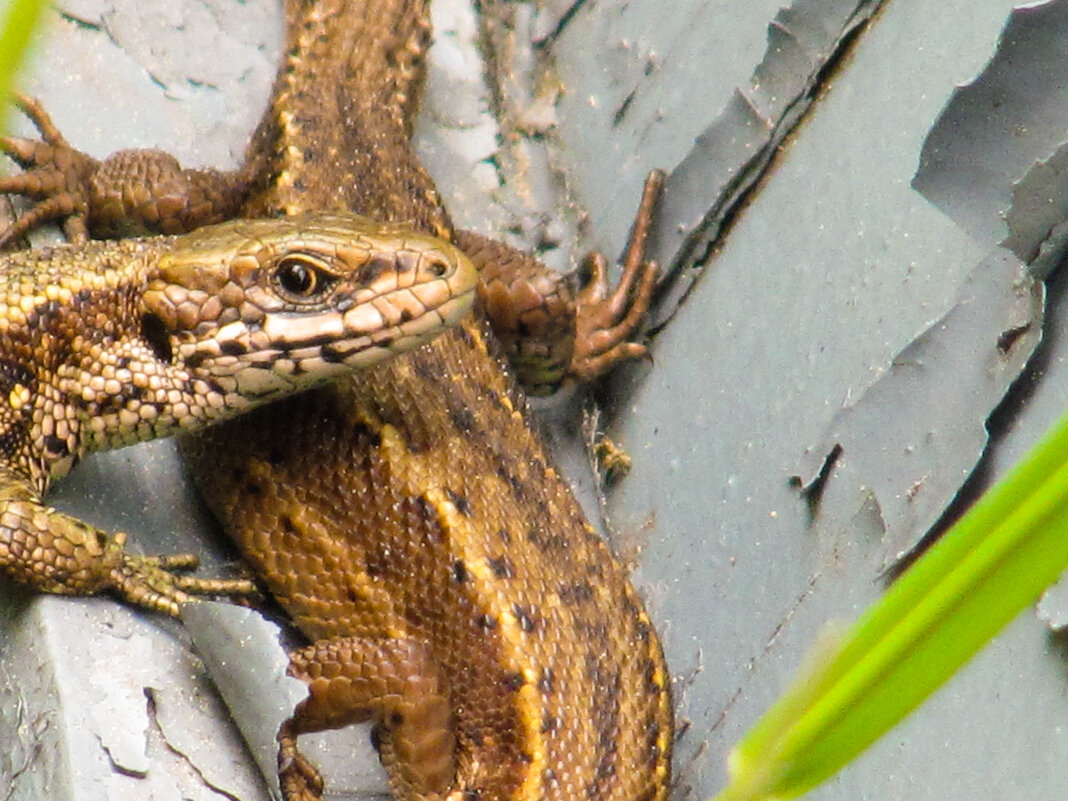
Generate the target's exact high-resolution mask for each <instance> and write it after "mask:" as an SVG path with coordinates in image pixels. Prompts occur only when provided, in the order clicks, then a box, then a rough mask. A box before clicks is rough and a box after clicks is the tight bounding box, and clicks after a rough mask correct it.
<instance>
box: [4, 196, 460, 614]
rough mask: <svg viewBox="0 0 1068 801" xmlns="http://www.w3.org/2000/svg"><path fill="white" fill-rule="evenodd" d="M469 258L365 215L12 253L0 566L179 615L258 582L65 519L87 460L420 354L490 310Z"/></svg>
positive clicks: (37, 581)
mask: <svg viewBox="0 0 1068 801" xmlns="http://www.w3.org/2000/svg"><path fill="white" fill-rule="evenodd" d="M474 288H475V269H474V266H473V265H472V264H471V263H470V261H469V260H468V259H467V258H466V257H465V256H463V254H461V253H460V252H459V251H457V250H456V249H455V248H453V247H451V246H449V245H447V244H445V243H444V242H440V241H438V240H436V239H434V238H432V237H429V236H426V235H424V234H418V233H415V232H413V231H411V230H408V229H404V228H401V227H399V226H395V225H388V224H381V223H374V222H371V221H370V220H367V219H365V218H361V217H357V216H355V215H352V214H314V215H301V216H296V217H291V218H289V219H286V220H239V221H235V222H232V223H226V224H222V225H217V226H211V227H206V228H201V229H200V230H198V231H196V232H195V233H192V234H186V235H185V236H181V237H169V238H164V237H157V238H155V239H142V240H135V239H130V240H125V241H122V242H94V243H90V244H87V245H82V246H67V247H59V248H52V249H49V250H46V251H31V252H24V253H18V254H11V255H8V256H6V257H4V259H3V261H2V272H0V398H3V400H4V402H3V403H2V404H0V570H3V571H4V572H5V573H6V574H7V575H8V576H10V577H12V578H15V579H16V580H18V581H20V582H23V583H25V584H28V585H31V586H34V587H37V588H38V589H42V590H46V591H49V592H57V593H65V594H79V595H85V594H93V593H97V592H101V591H104V590H110V591H113V592H116V593H117V594H119V595H120V596H121V597H123V598H125V599H126V600H128V601H130V602H133V603H136V604H139V605H141V606H146V607H149V608H152V609H157V610H159V611H162V612H166V613H169V614H177V612H178V604H179V603H180V602H182V601H184V600H187V599H188V595H187V594H188V593H200V594H203V593H211V594H235V593H237V594H247V593H249V592H250V591H251V590H252V586H251V584H250V583H249V582H247V581H211V580H204V579H195V578H189V577H182V576H177V575H174V574H173V572H172V571H174V570H184V569H188V568H191V567H195V565H196V561H195V559H193V558H192V557H189V556H177V557H156V558H145V557H139V556H135V555H131V554H127V553H126V552H125V551H124V550H123V544H124V541H125V535H124V534H121V533H120V534H116V535H109V534H107V533H105V532H102V531H99V530H97V529H95V528H93V527H92V526H90V525H88V524H87V523H84V522H82V521H80V520H77V519H75V518H73V517H70V516H69V515H65V514H62V513H61V512H58V511H56V510H54V509H49V508H47V507H46V506H44V505H43V503H42V500H41V498H42V496H43V494H44V492H45V490H46V489H47V488H48V485H49V483H50V482H51V481H52V479H54V478H57V477H59V476H62V475H64V474H65V473H66V472H67V471H68V470H69V469H70V468H71V466H72V465H73V464H74V463H75V462H76V461H77V460H78V459H79V458H80V457H81V456H82V455H83V454H85V453H87V452H90V451H94V450H103V449H108V448H117V447H122V446H124V445H130V444H133V443H135V442H143V441H145V440H149V439H154V438H156V437H164V436H168V435H171V434H174V433H177V432H179V431H186V432H188V431H194V430H196V429H198V428H203V427H205V426H207V425H209V424H210V423H214V422H218V421H220V420H225V419H228V418H232V417H234V416H235V415H237V414H240V413H242V412H245V411H248V410H249V409H253V408H255V407H256V406H259V405H260V404H263V403H265V402H267V401H269V400H273V399H275V398H279V397H283V396H285V395H291V394H293V393H295V392H298V391H300V390H305V389H308V388H310V387H314V386H316V385H318V384H322V383H324V382H326V381H328V380H330V379H332V378H336V377H337V376H338V375H341V374H344V373H347V372H351V371H352V370H355V369H357V368H360V367H365V366H367V365H369V364H371V363H373V362H375V361H378V360H380V359H382V358H385V357H386V356H390V355H393V354H395V353H399V352H402V351H404V350H410V349H412V348H414V347H418V346H419V345H421V344H422V343H423V342H425V341H426V340H427V339H429V338H430V337H431V336H432V335H433V334H435V333H437V332H438V331H440V330H441V329H443V328H444V327H445V326H447V325H449V324H450V323H452V322H455V321H456V320H457V319H458V318H459V317H460V316H462V315H463V313H464V312H466V311H467V310H468V309H469V307H470V305H471V301H472V300H473V299H474Z"/></svg>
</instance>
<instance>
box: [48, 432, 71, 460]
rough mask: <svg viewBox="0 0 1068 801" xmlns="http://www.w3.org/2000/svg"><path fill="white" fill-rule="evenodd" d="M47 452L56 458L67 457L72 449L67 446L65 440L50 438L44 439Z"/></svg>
mask: <svg viewBox="0 0 1068 801" xmlns="http://www.w3.org/2000/svg"><path fill="white" fill-rule="evenodd" d="M44 446H45V450H46V451H48V452H49V453H50V454H53V455H54V456H66V455H67V454H68V453H70V448H69V447H68V446H67V441H66V440H65V439H60V438H59V437H56V436H48V437H45V438H44Z"/></svg>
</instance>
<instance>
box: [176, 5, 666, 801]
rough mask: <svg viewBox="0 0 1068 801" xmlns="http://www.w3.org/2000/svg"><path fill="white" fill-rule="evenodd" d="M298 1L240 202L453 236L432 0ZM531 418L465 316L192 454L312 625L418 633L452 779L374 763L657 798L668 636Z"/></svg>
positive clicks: (502, 799) (559, 791) (285, 596)
mask: <svg viewBox="0 0 1068 801" xmlns="http://www.w3.org/2000/svg"><path fill="white" fill-rule="evenodd" d="M286 15H287V28H288V33H287V54H286V59H285V63H284V64H283V66H282V68H281V70H280V72H279V77H278V81H277V84H276V87H275V93H274V96H273V98H272V102H271V106H270V108H269V109H268V112H267V114H266V116H265V118H264V120H263V122H262V123H261V126H260V128H259V130H258V132H257V134H256V135H255V137H254V139H253V145H252V147H251V149H250V157H249V160H248V167H247V169H252V170H258V171H259V175H258V177H257V178H256V181H257V183H258V185H259V186H260V191H259V192H258V193H257V194H256V195H255V196H254V197H253V199H252V200H251V201H250V203H249V205H248V206H247V207H246V209H245V212H246V213H248V214H258V213H263V212H264V211H273V212H284V213H287V214H289V213H295V212H299V211H303V210H305V209H307V208H335V207H345V208H349V209H352V210H354V211H357V212H358V213H361V214H366V215H369V216H372V217H377V218H384V219H388V220H394V221H404V222H408V223H412V224H414V225H415V226H416V227H419V228H423V229H424V230H427V231H429V232H432V233H435V234H437V235H440V236H445V237H447V238H451V233H452V230H451V225H450V223H449V220H448V217H447V215H446V213H445V211H444V210H443V207H442V206H441V203H440V201H439V198H438V195H437V192H436V190H435V188H434V185H433V183H432V181H431V180H430V178H429V176H428V175H427V174H426V172H425V171H424V170H423V168H422V167H421V166H420V165H419V163H418V161H417V159H416V157H415V155H414V154H413V152H412V151H411V148H410V145H409V142H408V135H409V133H410V122H409V120H410V114H411V111H412V108H413V104H414V95H415V94H416V92H417V87H418V84H419V80H420V69H421V62H422V58H423V55H424V50H425V47H426V45H427V43H428V40H429V23H428V21H427V3H426V2H423V0H416V1H415V2H413V1H412V0H366V1H365V2H342V0H317V1H316V2H296V0H290V2H288V3H287V5H286ZM524 414H525V403H524V401H523V399H522V395H521V392H520V391H519V390H518V389H517V386H516V382H515V381H514V379H513V377H512V376H511V375H510V374H509V372H508V370H507V368H506V367H505V365H504V364H503V362H502V360H501V359H500V358H499V356H498V353H497V348H496V345H495V343H494V341H493V339H492V334H490V333H489V332H488V329H487V326H486V325H485V323H484V321H483V319H482V317H481V316H479V315H477V314H476V315H472V316H469V317H468V318H467V319H466V320H465V321H464V322H462V323H461V325H460V326H459V327H458V328H456V329H453V330H451V331H449V332H447V333H446V334H444V335H443V336H441V337H439V338H437V339H435V340H434V341H433V342H431V343H430V344H429V345H428V346H426V347H424V348H422V349H420V350H419V351H417V352H413V353H411V354H408V355H404V356H400V357H397V358H395V359H391V360H389V361H388V362H387V363H384V364H382V365H380V366H379V367H376V368H375V369H373V370H371V371H367V372H364V373H361V374H360V376H358V377H357V378H356V379H355V380H351V381H349V380H346V381H344V382H342V383H341V384H339V385H337V386H335V387H332V388H330V389H328V390H320V391H316V392H313V393H307V394H305V395H302V396H300V397H298V398H294V399H291V400H288V401H283V402H282V403H279V404H274V405H272V406H270V407H267V408H264V409H262V410H260V411H258V412H254V413H252V414H251V415H249V416H246V417H244V418H243V419H241V420H238V421H234V422H233V423H227V424H224V425H223V426H218V427H215V428H213V429H211V430H209V431H207V432H205V433H204V434H202V435H198V437H197V438H196V441H195V442H193V443H192V444H191V446H190V447H188V448H187V451H188V455H189V456H190V458H191V460H192V461H191V465H192V467H193V469H194V473H195V474H196V475H197V477H198V482H199V484H200V485H201V487H202V489H203V491H204V493H205V497H206V498H207V500H208V502H209V504H210V505H211V506H212V508H213V509H214V510H215V511H216V512H217V513H218V514H219V516H220V518H221V519H222V520H223V521H224V523H225V525H226V527H227V529H228V532H229V533H230V535H231V536H232V537H233V538H234V539H235V541H236V542H237V543H238V545H239V546H240V548H241V549H242V551H243V552H244V554H245V556H246V558H247V559H248V560H249V561H250V563H251V564H252V565H253V567H254V568H255V569H256V571H257V573H258V574H259V575H260V576H261V577H262V578H263V579H264V581H265V582H266V584H267V585H268V588H269V590H270V591H271V593H272V594H273V595H274V596H275V597H276V599H277V600H278V601H279V602H280V603H281V605H282V606H283V608H285V609H286V611H287V612H288V613H289V614H290V615H291V616H292V617H293V619H294V621H295V622H296V623H297V625H298V626H299V627H300V629H301V630H302V631H303V633H304V634H306V635H307V636H308V637H309V638H311V639H312V640H342V639H345V640H352V639H360V640H372V641H374V640H383V639H392V640H399V641H414V642H417V643H419V644H420V647H421V648H425V650H426V653H427V654H428V659H427V661H428V662H429V665H430V669H431V670H432V671H434V672H436V675H435V676H434V677H433V678H434V681H435V682H436V683H437V684H438V685H440V686H441V687H442V688H443V689H442V692H443V693H444V695H445V697H446V699H447V702H448V707H449V710H450V721H451V722H450V724H449V725H450V726H451V728H452V735H453V741H454V743H455V754H454V755H453V756H450V757H449V758H448V760H451V761H449V762H448V764H449V768H448V769H447V770H446V773H448V774H449V777H450V779H451V780H452V781H451V782H449V783H448V785H447V786H444V787H432V788H431V790H430V791H427V790H425V789H424V790H413V789H412V783H411V782H410V781H407V780H404V779H398V776H399V775H401V774H404V771H405V769H404V766H403V765H401V766H399V767H398V766H397V764H396V760H392V759H391V757H390V754H393V753H396V752H397V751H398V750H401V751H403V750H404V749H403V747H400V746H403V745H404V744H403V743H401V744H398V743H396V742H393V743H391V744H390V745H389V749H388V751H387V750H383V761H384V762H386V764H387V768H388V769H389V771H390V774H391V784H392V786H393V789H394V792H395V794H397V795H398V796H399V797H400V801H407V799H409V798H420V797H436V796H437V795H440V794H442V793H443V792H445V791H448V792H449V797H450V798H457V799H459V798H463V799H465V801H471V800H473V799H481V800H482V801H490V800H491V799H493V801H537V800H538V799H559V801H578V800H579V799H589V801H609V800H610V799H612V800H615V799H618V801H661V800H662V799H664V798H666V796H667V791H668V784H669V773H670V752H671V743H672V737H673V725H672V709H671V701H670V690H669V683H670V677H669V675H668V672H667V668H666V665H665V663H664V660H663V655H662V653H661V649H660V645H659V641H658V639H657V637H656V634H655V632H654V631H653V629H652V626H651V624H650V622H649V619H648V617H647V615H646V613H645V612H644V610H643V608H642V604H641V602H640V600H639V598H638V597H637V594H636V593H635V591H634V590H633V588H632V587H631V586H630V584H629V582H628V580H627V577H626V573H625V570H624V569H623V567H622V566H621V565H620V564H619V563H618V562H617V561H616V560H615V559H614V558H613V556H612V555H611V553H610V551H609V549H608V548H607V546H606V545H605V543H604V542H603V541H602V539H601V538H600V536H599V535H598V534H597V532H596V531H595V530H594V529H593V528H592V527H591V526H590V524H589V523H588V522H587V521H586V519H585V517H584V516H583V514H582V512H581V510H580V508H579V506H578V504H577V502H576V501H575V499H574V497H573V496H572V493H571V491H570V489H569V487H568V486H567V484H566V482H565V481H564V479H563V478H562V477H561V476H560V475H559V474H558V473H557V472H556V470H555V469H554V468H553V466H552V464H551V461H550V459H549V458H548V457H547V456H546V454H545V452H544V450H543V448H542V446H541V443H540V441H539V439H538V436H537V435H536V434H535V433H534V432H533V431H532V430H531V428H530V426H529V424H528V423H527V421H526V419H525V417H524ZM350 719H351V718H346V719H345V720H342V721H339V724H340V723H344V722H348V720H350ZM378 722H379V724H380V725H379V729H380V731H384V732H385V734H386V736H387V739H388V738H389V736H390V735H389V733H388V730H389V725H388V724H389V721H378ZM392 736H393V737H394V738H396V737H397V736H399V735H397V734H396V733H395V732H394V734H393V735H392ZM413 749H414V746H413ZM391 761H392V762H393V764H391ZM431 784H432V783H431Z"/></svg>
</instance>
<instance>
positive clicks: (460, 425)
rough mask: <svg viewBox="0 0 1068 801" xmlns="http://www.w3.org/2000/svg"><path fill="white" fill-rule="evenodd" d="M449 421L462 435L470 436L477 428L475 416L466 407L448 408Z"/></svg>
mask: <svg viewBox="0 0 1068 801" xmlns="http://www.w3.org/2000/svg"><path fill="white" fill-rule="evenodd" d="M449 419H450V420H452V424H453V425H454V426H455V427H456V428H457V430H459V431H460V432H462V433H464V434H470V433H471V432H472V431H474V430H475V428H476V426H477V422H476V421H475V416H474V415H473V414H472V413H471V410H470V409H468V408H467V407H466V406H450V407H449Z"/></svg>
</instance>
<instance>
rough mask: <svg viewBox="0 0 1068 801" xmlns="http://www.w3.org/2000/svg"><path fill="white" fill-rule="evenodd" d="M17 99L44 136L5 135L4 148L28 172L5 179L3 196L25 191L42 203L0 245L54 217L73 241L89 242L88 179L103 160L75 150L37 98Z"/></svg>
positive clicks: (0, 186) (0, 183)
mask: <svg viewBox="0 0 1068 801" xmlns="http://www.w3.org/2000/svg"><path fill="white" fill-rule="evenodd" d="M15 103H16V105H17V106H18V107H19V108H20V109H21V110H22V111H23V113H25V114H26V116H27V117H29V119H30V121H31V122H32V123H33V124H34V126H35V127H36V128H37V130H38V131H39V132H40V134H41V139H40V140H33V139H22V138H18V137H8V136H5V137H0V151H3V152H4V153H6V154H7V155H8V156H10V157H11V158H12V159H13V160H14V161H15V163H17V164H18V165H19V166H20V167H22V168H23V169H25V170H26V172H23V173H21V174H19V175H12V176H8V177H6V178H2V179H0V194H5V195H25V196H26V197H28V198H32V199H33V200H35V201H37V202H36V204H35V205H34V206H33V207H32V208H31V209H30V210H29V211H28V212H27V213H26V214H24V215H22V217H20V218H19V219H18V220H17V221H16V222H15V223H14V224H12V225H11V226H9V227H8V228H7V229H6V230H4V231H2V232H0V248H3V247H7V246H8V245H10V244H11V242H13V241H14V240H15V239H17V238H18V237H21V236H22V235H24V234H26V233H27V232H28V231H30V230H31V229H33V228H34V227H36V226H37V225H40V224H41V223H45V222H50V221H52V220H63V232H64V233H65V234H66V236H67V239H68V240H70V241H71V242H85V241H86V240H87V239H88V238H89V229H88V219H89V181H90V178H91V176H92V174H93V173H94V172H95V171H96V170H97V169H98V168H99V166H100V165H99V162H98V161H96V160H95V159H93V158H91V157H89V156H87V155H86V154H85V153H82V152H81V151H79V150H75V149H74V148H72V147H71V146H70V145H69V144H68V143H67V140H66V139H65V138H64V137H63V134H61V133H60V132H59V129H58V128H56V126H55V125H54V124H53V122H52V119H51V117H49V116H48V114H47V112H45V110H44V108H42V106H41V104H40V103H38V102H37V101H36V100H34V99H33V98H30V97H26V96H25V95H16V99H15Z"/></svg>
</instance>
